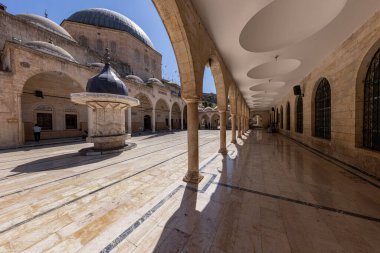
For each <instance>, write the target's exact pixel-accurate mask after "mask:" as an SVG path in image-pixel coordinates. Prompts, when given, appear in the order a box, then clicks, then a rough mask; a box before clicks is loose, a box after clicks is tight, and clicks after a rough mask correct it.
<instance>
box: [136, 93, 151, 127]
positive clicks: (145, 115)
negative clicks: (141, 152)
mask: <svg viewBox="0 0 380 253" xmlns="http://www.w3.org/2000/svg"><path fill="white" fill-rule="evenodd" d="M136 98H137V99H138V100H140V105H139V106H136V107H132V131H133V132H141V131H151V130H152V123H151V122H152V120H151V119H152V110H153V106H152V102H151V101H150V99H149V97H148V96H147V95H145V94H143V93H140V94H138V95H137V96H136ZM148 121H149V122H150V123H149V122H148ZM148 123H149V124H148Z"/></svg>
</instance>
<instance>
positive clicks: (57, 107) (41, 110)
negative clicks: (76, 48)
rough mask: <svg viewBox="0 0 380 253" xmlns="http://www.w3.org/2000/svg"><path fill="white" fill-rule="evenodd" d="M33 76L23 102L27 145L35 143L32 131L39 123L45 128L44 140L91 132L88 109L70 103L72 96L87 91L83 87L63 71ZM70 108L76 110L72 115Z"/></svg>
mask: <svg viewBox="0 0 380 253" xmlns="http://www.w3.org/2000/svg"><path fill="white" fill-rule="evenodd" d="M29 75H30V76H28V77H29V78H28V79H27V80H26V81H25V83H24V84H23V86H22V92H21V99H20V104H21V122H22V129H23V130H21V133H20V135H21V136H22V137H23V141H29V140H33V132H32V127H33V125H34V124H36V123H38V124H39V125H41V126H42V128H43V131H42V133H41V139H42V140H44V139H55V138H67V137H79V136H82V131H85V130H87V107H86V106H84V105H77V104H74V103H73V102H71V100H70V94H71V93H77V92H83V91H84V89H83V87H82V85H80V84H79V83H77V82H76V81H75V80H74V79H73V78H71V76H69V75H67V74H65V73H63V72H59V71H45V72H41V71H39V72H38V73H37V74H35V75H31V74H30V73H29ZM48 107H49V108H53V109H47V108H48ZM67 108H72V110H71V112H68V111H67ZM73 110H75V113H73V112H72V111H73ZM73 123H75V124H73Z"/></svg>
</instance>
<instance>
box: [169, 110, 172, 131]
mask: <svg viewBox="0 0 380 253" xmlns="http://www.w3.org/2000/svg"><path fill="white" fill-rule="evenodd" d="M171 130H172V109H170V110H169V131H171Z"/></svg>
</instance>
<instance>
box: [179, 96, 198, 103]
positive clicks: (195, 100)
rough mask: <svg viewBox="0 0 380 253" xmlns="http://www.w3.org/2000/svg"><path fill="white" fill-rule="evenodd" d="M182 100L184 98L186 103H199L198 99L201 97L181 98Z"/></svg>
mask: <svg viewBox="0 0 380 253" xmlns="http://www.w3.org/2000/svg"><path fill="white" fill-rule="evenodd" d="M183 100H185V102H186V104H195V103H199V101H201V99H200V98H199V97H192V98H183Z"/></svg>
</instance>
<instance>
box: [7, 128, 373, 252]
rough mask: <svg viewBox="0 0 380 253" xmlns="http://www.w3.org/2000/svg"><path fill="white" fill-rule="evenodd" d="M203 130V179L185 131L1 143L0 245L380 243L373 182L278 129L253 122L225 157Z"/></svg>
mask: <svg viewBox="0 0 380 253" xmlns="http://www.w3.org/2000/svg"><path fill="white" fill-rule="evenodd" d="M199 134H200V135H199V141H200V143H199V149H200V152H199V155H200V162H201V163H200V171H201V173H202V174H203V175H204V179H203V180H202V181H201V183H200V184H199V185H193V184H186V183H184V182H183V181H182V178H183V176H184V175H185V173H186V171H187V135H186V131H180V132H161V133H156V134H154V135H142V136H137V137H134V138H133V139H132V142H134V143H136V144H137V146H136V148H134V149H132V150H129V151H126V152H123V153H119V154H109V155H103V156H80V155H79V154H78V150H80V149H82V148H85V147H88V146H89V145H90V144H87V143H83V142H75V143H64V144H53V145H42V146H37V147H25V148H19V149H8V150H3V151H0V164H1V170H0V252H165V253H166V252H376V250H377V249H378V248H379V241H380V192H379V187H380V185H379V183H378V181H376V180H374V179H373V178H371V177H368V176H366V175H365V174H361V173H360V172H358V171H355V170H353V169H352V168H351V167H349V166H346V165H345V164H342V163H340V162H338V161H336V160H332V159H330V158H326V157H324V156H323V155H321V154H320V153H319V152H316V151H315V150H312V149H310V148H306V147H304V146H301V145H300V144H298V143H296V142H294V141H292V140H290V139H288V138H286V137H284V136H282V135H278V134H268V133H266V132H264V131H260V130H250V131H249V132H248V133H246V134H245V135H243V137H242V139H240V138H239V139H238V143H237V144H236V145H235V144H228V145H227V149H228V154H227V155H226V156H223V155H221V154H219V153H215V150H218V147H219V131H212V130H201V131H200V132H199ZM230 135H231V132H230V131H227V139H230ZM306 245H307V246H306Z"/></svg>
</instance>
